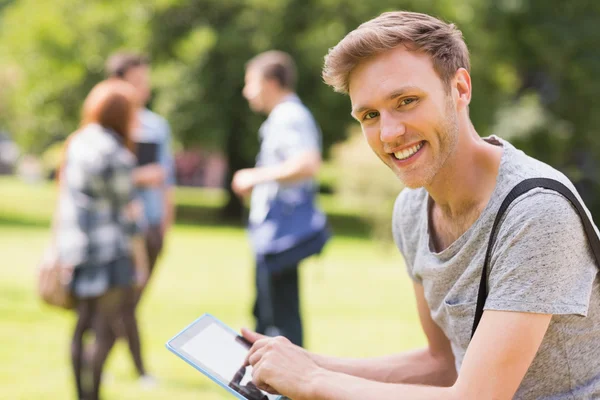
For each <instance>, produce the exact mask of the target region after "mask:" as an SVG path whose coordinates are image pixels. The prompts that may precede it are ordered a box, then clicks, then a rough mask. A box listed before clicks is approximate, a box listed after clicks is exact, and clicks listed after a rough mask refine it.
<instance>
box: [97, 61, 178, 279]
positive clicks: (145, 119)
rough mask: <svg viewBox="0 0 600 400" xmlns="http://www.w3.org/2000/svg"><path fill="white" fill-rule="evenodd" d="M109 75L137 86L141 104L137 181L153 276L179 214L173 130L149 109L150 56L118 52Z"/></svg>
mask: <svg viewBox="0 0 600 400" xmlns="http://www.w3.org/2000/svg"><path fill="white" fill-rule="evenodd" d="M106 73H107V75H108V76H109V77H110V78H116V79H122V80H124V81H126V82H128V83H130V84H131V85H133V87H134V88H135V91H136V96H137V99H138V104H139V105H140V108H139V109H138V110H137V114H138V119H139V122H140V123H139V125H138V127H137V129H136V130H135V131H134V132H133V140H134V142H135V143H136V148H137V155H138V168H136V169H135V171H134V182H135V184H136V186H137V188H138V191H139V195H140V198H141V200H142V203H143V206H144V217H145V219H146V232H145V235H146V248H147V251H148V261H149V263H150V274H152V272H153V271H154V267H155V266H156V262H157V260H158V257H159V255H160V253H161V251H162V249H163V243H164V240H165V236H166V234H167V232H168V231H169V229H170V228H171V225H172V224H173V219H174V215H175V200H174V189H173V186H174V185H175V172H174V161H173V157H172V155H171V150H170V148H171V128H170V126H169V123H168V122H167V120H165V119H164V118H163V117H161V116H160V115H158V114H156V113H154V112H152V111H150V110H149V109H148V108H146V105H147V104H148V102H149V101H150V96H151V81H150V63H149V60H148V58H147V57H145V56H143V55H140V54H136V53H129V52H119V53H115V54H113V55H112V56H110V57H109V58H108V60H107V62H106ZM148 153H150V154H148Z"/></svg>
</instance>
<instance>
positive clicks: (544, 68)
mask: <svg viewBox="0 0 600 400" xmlns="http://www.w3.org/2000/svg"><path fill="white" fill-rule="evenodd" d="M397 9H405V10H413V11H419V12H425V13H430V14H432V15H435V16H438V17H441V18H443V19H446V20H449V21H452V22H455V23H456V24H457V25H458V26H459V27H460V28H461V30H462V31H463V33H464V36H465V38H466V41H467V43H468V45H469V48H470V51H471V61H472V77H473V88H474V89H473V90H474V94H473V102H472V103H471V108H470V111H471V117H472V119H473V122H474V124H475V126H476V128H477V130H478V132H479V133H480V134H481V135H488V134H491V133H495V132H506V131H507V129H510V126H511V125H510V122H511V121H510V120H511V119H512V120H513V125H514V120H518V119H520V118H521V117H522V118H524V119H525V120H526V121H529V122H527V124H524V125H526V126H519V127H516V128H515V129H514V130H515V131H518V134H511V136H512V137H513V140H515V141H516V143H517V144H518V145H519V146H521V147H522V148H524V149H525V150H526V151H527V152H528V153H530V154H531V155H533V156H536V157H538V158H541V159H542V160H544V161H547V162H550V163H552V164H553V165H555V166H557V167H560V168H563V169H564V170H565V171H567V172H569V173H570V175H571V177H573V178H574V179H578V177H585V179H587V180H590V181H595V180H597V179H596V178H595V176H597V175H598V171H597V168H596V167H585V168H584V167H582V165H581V164H582V163H581V162H580V160H579V158H580V157H579V154H580V153H581V150H582V149H584V150H585V152H584V153H585V154H587V157H588V158H590V159H598V156H600V140H597V139H596V136H597V134H596V132H597V127H598V126H600V114H599V113H596V112H593V111H591V110H592V109H593V108H592V106H593V105H594V104H597V101H596V97H597V93H599V92H600V77H599V76H600V73H599V72H600V57H598V52H596V51H593V49H594V48H595V45H596V41H597V38H598V36H599V33H600V28H599V27H600V2H594V1H585V0H576V1H570V2H564V1H558V0H498V1H493V2H491V1H484V0H464V1H460V2H457V1H453V0H380V1H378V2H375V3H373V2H365V1H363V0H147V1H144V2H142V1H139V0H105V1H83V0H53V1H49V0H48V1H39V0H13V1H7V0H4V1H2V0H0V10H2V11H1V12H2V14H0V15H1V18H2V19H1V20H0V21H1V25H0V48H2V49H3V51H2V52H0V86H1V87H2V96H0V126H4V127H6V128H7V129H8V130H9V131H10V132H12V134H13V135H14V136H15V137H16V138H17V140H18V141H19V143H21V144H22V145H23V146H24V147H25V150H27V151H34V152H41V151H42V150H43V148H44V147H46V146H47V145H48V144H49V143H51V142H53V141H55V140H57V139H60V138H63V137H64V136H65V135H67V134H68V133H69V132H70V131H72V130H73V129H75V127H76V126H77V123H78V114H79V109H80V105H81V102H82V100H83V98H84V96H85V94H86V93H87V92H88V90H89V89H90V88H91V86H92V85H93V84H94V83H95V82H97V81H98V80H99V79H101V77H102V67H103V63H104V59H105V58H106V57H107V56H108V55H109V54H110V53H111V52H113V51H115V50H117V49H120V48H129V49H134V50H140V51H145V52H147V53H149V54H150V55H151V57H152V59H153V66H154V81H155V91H154V99H153V102H152V107H153V108H154V109H156V110H157V111H158V112H159V113H161V114H163V115H164V116H166V117H167V118H168V119H169V121H170V122H171V124H172V126H173V131H174V134H175V136H176V138H177V139H178V140H179V142H180V143H182V144H183V145H184V146H189V145H192V144H200V145H202V146H204V147H209V148H216V149H220V150H222V151H224V152H225V154H226V155H227V157H228V159H229V161H230V164H231V165H230V166H231V169H232V170H236V169H238V168H241V167H245V166H248V165H251V164H252V163H253V160H254V156H255V154H256V151H257V149H258V140H257V135H256V131H257V129H258V126H259V124H260V122H261V121H262V119H263V117H262V116H257V115H254V114H252V113H251V112H250V110H249V109H248V106H247V104H246V102H245V100H244V99H243V98H242V96H241V90H242V87H243V75H244V64H245V62H246V61H247V60H248V59H249V58H251V57H252V56H254V55H255V54H257V53H259V52H261V51H265V50H269V49H280V50H284V51H287V52H289V53H290V54H292V56H293V57H294V58H295V59H296V61H297V64H298V69H299V87H298V92H299V94H300V96H301V97H302V99H303V100H304V101H305V102H306V104H307V105H308V107H309V108H310V109H311V110H312V111H313V113H314V114H315V117H316V118H317V120H318V122H319V124H320V125H321V127H322V129H323V139H324V145H325V150H326V152H328V149H329V148H330V147H331V145H333V144H334V143H336V142H339V141H341V140H343V139H345V138H346V136H347V132H348V127H349V126H352V124H353V122H352V120H351V118H350V116H349V109H350V105H349V100H348V99H347V98H346V97H345V96H341V95H339V94H336V93H334V92H333V91H332V90H331V89H330V88H328V87H326V86H325V85H324V84H323V83H322V80H321V76H320V72H321V67H322V63H323V57H324V55H325V54H326V53H327V51H328V49H329V48H330V47H332V46H334V45H335V44H336V43H337V42H338V41H339V40H340V39H341V38H342V37H343V36H344V35H345V34H346V33H347V32H349V31H350V30H352V29H354V28H355V27H357V26H358V25H359V24H360V23H362V22H364V21H366V20H368V19H370V18H372V17H375V16H376V15H378V14H380V13H381V12H383V11H388V10H397ZM32 10H35V12H32ZM531 99H534V100H531ZM534 103H535V104H534ZM536 104H537V105H536ZM521 105H524V109H523V110H522V109H521ZM512 111H514V112H517V113H518V115H519V117H517V118H515V114H514V113H512ZM532 118H533V120H535V121H534V122H532ZM507 121H508V123H507ZM503 134H504V133H503ZM593 191H596V189H594V190H593ZM599 193H600V192H599ZM599 211H600V204H599Z"/></svg>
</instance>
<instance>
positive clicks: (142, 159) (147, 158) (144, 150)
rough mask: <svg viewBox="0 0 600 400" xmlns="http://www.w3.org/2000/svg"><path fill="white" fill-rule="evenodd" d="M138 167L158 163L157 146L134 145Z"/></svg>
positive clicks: (153, 144)
mask: <svg viewBox="0 0 600 400" xmlns="http://www.w3.org/2000/svg"><path fill="white" fill-rule="evenodd" d="M136 156H137V160H138V167H141V166H143V165H148V164H153V163H156V162H158V144H157V143H151V142H138V143H136Z"/></svg>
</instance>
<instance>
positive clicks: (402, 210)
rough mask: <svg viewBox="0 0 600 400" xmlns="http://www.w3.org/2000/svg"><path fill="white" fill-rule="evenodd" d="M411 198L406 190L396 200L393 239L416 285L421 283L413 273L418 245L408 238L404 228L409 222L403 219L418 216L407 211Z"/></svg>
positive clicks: (393, 215) (393, 217)
mask: <svg viewBox="0 0 600 400" xmlns="http://www.w3.org/2000/svg"><path fill="white" fill-rule="evenodd" d="M408 196H409V191H408V190H407V189H404V190H403V191H402V192H400V194H399V195H398V197H397V198H396V202H395V203H394V212H393V214H392V237H393V238H394V243H396V247H397V248H398V250H399V251H400V254H402V258H403V259H404V266H405V267H406V271H407V272H408V276H409V277H410V279H412V280H413V281H414V282H416V283H421V279H420V278H419V277H417V276H416V275H415V274H414V272H413V264H414V254H413V253H414V251H415V246H416V243H409V242H412V240H411V238H409V237H407V235H406V232H405V230H404V229H403V228H405V227H406V225H407V221H405V220H403V218H411V217H412V216H414V215H416V214H414V213H412V212H409V211H408V210H407V205H406V203H407V202H408V201H409V200H408V199H407V197H408Z"/></svg>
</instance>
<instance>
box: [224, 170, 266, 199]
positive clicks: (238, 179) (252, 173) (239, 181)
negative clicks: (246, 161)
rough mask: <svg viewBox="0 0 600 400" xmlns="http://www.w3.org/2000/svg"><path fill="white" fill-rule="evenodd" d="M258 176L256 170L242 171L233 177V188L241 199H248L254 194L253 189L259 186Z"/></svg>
mask: <svg viewBox="0 0 600 400" xmlns="http://www.w3.org/2000/svg"><path fill="white" fill-rule="evenodd" d="M258 183H259V182H258V176H257V172H256V169H255V168H245V169H240V170H239V171H237V172H236V173H235V174H234V175H233V180H232V181H231V188H232V189H233V192H234V193H235V194H237V195H238V196H240V197H246V196H248V195H249V194H250V193H251V192H252V188H254V186H255V185H256V184H258Z"/></svg>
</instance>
